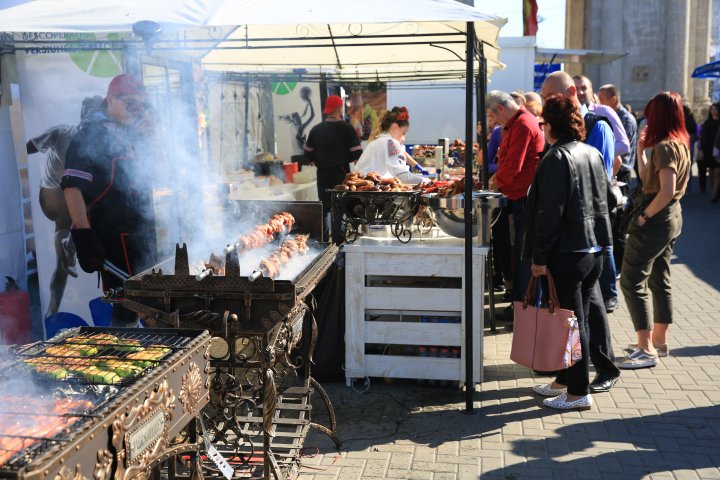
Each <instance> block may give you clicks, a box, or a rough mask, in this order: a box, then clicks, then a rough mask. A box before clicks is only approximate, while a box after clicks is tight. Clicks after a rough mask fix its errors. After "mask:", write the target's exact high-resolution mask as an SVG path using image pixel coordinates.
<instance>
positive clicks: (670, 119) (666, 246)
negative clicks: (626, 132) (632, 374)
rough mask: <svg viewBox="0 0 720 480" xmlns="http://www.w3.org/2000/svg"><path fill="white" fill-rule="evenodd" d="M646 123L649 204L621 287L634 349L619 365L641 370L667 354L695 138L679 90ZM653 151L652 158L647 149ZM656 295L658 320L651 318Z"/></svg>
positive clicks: (641, 159)
mask: <svg viewBox="0 0 720 480" xmlns="http://www.w3.org/2000/svg"><path fill="white" fill-rule="evenodd" d="M645 117H646V118H647V126H646V127H645V128H643V130H642V131H641V132H640V135H639V138H638V143H637V158H638V161H637V164H638V171H639V174H640V180H642V195H643V201H642V203H641V205H643V206H644V208H643V209H642V210H641V211H640V212H639V213H638V214H637V216H636V217H635V218H634V219H633V221H632V223H631V225H630V227H629V229H628V239H627V243H626V245H625V257H624V258H623V265H622V277H621V278H620V287H621V288H622V291H623V294H624V296H625V302H626V304H627V307H628V311H629V312H630V318H631V319H632V321H633V324H634V326H635V332H636V333H637V344H633V345H631V346H630V347H631V349H632V353H630V355H629V356H628V358H627V359H626V360H625V361H624V362H623V363H621V364H620V365H619V367H620V368H625V369H636V368H648V367H654V366H655V365H657V362H658V357H659V356H660V357H664V356H666V355H667V354H668V344H667V331H668V326H669V325H670V324H671V323H672V293H671V286H670V258H671V257H672V252H673V247H674V246H675V241H676V240H677V238H678V236H679V235H680V231H681V230H682V209H681V208H680V201H679V200H680V199H681V198H682V196H683V195H684V194H685V189H686V187H687V183H688V179H689V176H690V149H689V146H690V139H689V138H688V133H687V131H686V130H685V115H684V113H683V105H682V98H680V95H678V94H677V93H675V92H663V93H659V94H657V95H655V96H654V97H653V99H652V100H650V102H648V104H647V106H646V107H645ZM650 148H651V149H652V151H651V152H650V154H649V156H648V155H647V153H646V149H650ZM648 288H649V289H650V292H651V293H652V303H653V319H652V322H651V320H650V299H649V296H650V295H649V294H648Z"/></svg>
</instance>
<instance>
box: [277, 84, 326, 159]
mask: <svg viewBox="0 0 720 480" xmlns="http://www.w3.org/2000/svg"><path fill="white" fill-rule="evenodd" d="M272 92H273V93H272V98H273V111H274V112H275V138H276V141H277V154H278V156H279V157H280V159H281V160H282V161H283V162H285V163H289V162H290V161H291V159H292V157H293V156H295V155H303V149H304V147H305V141H306V140H307V136H308V134H309V133H310V130H311V129H312V127H314V126H315V125H317V124H318V123H320V122H321V121H322V107H321V106H320V84H318V83H305V82H290V81H282V82H274V83H272Z"/></svg>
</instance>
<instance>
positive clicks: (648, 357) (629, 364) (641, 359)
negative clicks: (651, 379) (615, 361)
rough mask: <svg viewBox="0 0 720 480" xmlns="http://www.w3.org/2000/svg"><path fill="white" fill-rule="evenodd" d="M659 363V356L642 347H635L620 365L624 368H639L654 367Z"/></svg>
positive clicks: (619, 366)
mask: <svg viewBox="0 0 720 480" xmlns="http://www.w3.org/2000/svg"><path fill="white" fill-rule="evenodd" d="M657 364H658V357H657V356H655V355H652V354H650V353H647V352H646V351H645V350H643V349H641V348H637V349H635V351H633V352H632V353H631V354H630V355H628V357H627V358H626V359H625V360H624V361H623V362H622V363H621V364H620V365H618V368H621V369H623V370H636V369H638V368H652V367H654V366H656V365H657Z"/></svg>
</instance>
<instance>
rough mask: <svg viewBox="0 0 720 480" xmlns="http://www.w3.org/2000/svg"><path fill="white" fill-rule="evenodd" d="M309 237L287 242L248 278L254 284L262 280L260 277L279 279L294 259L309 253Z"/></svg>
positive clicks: (264, 260)
mask: <svg viewBox="0 0 720 480" xmlns="http://www.w3.org/2000/svg"><path fill="white" fill-rule="evenodd" d="M308 237H309V236H308V235H298V236H296V237H295V238H291V239H288V240H285V241H284V242H283V244H282V245H280V247H279V248H278V249H277V250H275V251H274V252H273V253H271V254H270V256H269V257H267V258H265V259H263V260H262V261H261V262H260V268H259V269H258V270H256V271H254V272H253V273H252V275H250V276H249V277H248V280H250V281H251V282H254V281H255V280H257V279H258V278H260V275H264V276H266V277H269V278H275V277H277V276H278V274H279V273H280V269H281V268H282V266H283V265H286V264H287V263H288V262H290V260H291V259H292V257H294V256H295V255H299V254H303V253H306V252H307V251H308V246H307V241H308Z"/></svg>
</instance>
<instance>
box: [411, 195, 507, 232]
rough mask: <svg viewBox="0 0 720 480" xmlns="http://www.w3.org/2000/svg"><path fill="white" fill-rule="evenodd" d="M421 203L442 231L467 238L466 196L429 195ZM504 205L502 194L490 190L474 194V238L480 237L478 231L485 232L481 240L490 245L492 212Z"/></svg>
mask: <svg viewBox="0 0 720 480" xmlns="http://www.w3.org/2000/svg"><path fill="white" fill-rule="evenodd" d="M421 201H422V203H423V205H425V206H426V207H428V208H429V210H430V211H431V212H432V217H433V220H434V221H435V223H436V224H437V226H438V228H440V230H442V231H443V232H445V233H447V234H448V235H451V236H453V237H457V238H465V195H464V194H462V193H461V194H459V195H452V196H450V197H440V196H438V194H437V193H428V194H424V195H422V196H421ZM503 204H504V197H503V195H502V194H501V193H498V192H493V191H489V190H480V191H473V192H472V211H473V217H472V223H473V226H472V236H473V237H476V236H478V231H481V232H483V235H482V236H481V238H480V239H479V241H480V243H481V244H487V243H489V239H490V211H491V210H492V209H493V208H496V207H499V206H502V205H503ZM483 227H484V228H483Z"/></svg>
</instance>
